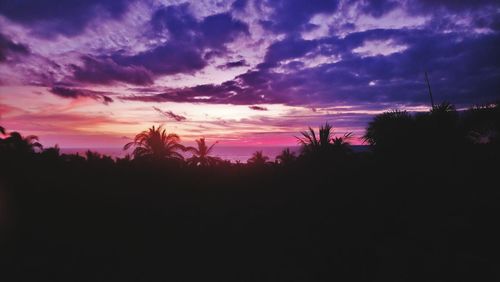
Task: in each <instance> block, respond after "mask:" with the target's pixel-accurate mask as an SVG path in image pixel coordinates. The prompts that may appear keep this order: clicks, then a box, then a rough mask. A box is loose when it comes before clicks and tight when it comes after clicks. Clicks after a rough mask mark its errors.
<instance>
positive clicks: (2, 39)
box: [0, 33, 29, 62]
mask: <svg viewBox="0 0 500 282" xmlns="http://www.w3.org/2000/svg"><path fill="white" fill-rule="evenodd" d="M11 54H20V55H26V54H29V49H28V47H26V46H25V45H22V44H19V43H14V42H13V41H12V40H10V39H9V38H7V37H6V36H5V35H3V34H1V33H0V62H3V61H5V60H7V56H9V55H11Z"/></svg>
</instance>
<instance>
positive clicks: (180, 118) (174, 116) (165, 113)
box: [153, 107, 186, 121]
mask: <svg viewBox="0 0 500 282" xmlns="http://www.w3.org/2000/svg"><path fill="white" fill-rule="evenodd" d="M153 109H154V110H155V111H157V112H158V113H160V114H161V115H162V116H164V117H167V118H168V119H173V120H175V121H184V120H186V117H185V116H182V115H178V114H174V112H172V111H163V110H161V109H160V108H157V107H153Z"/></svg>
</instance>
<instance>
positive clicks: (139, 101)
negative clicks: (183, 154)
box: [0, 0, 500, 148]
mask: <svg viewBox="0 0 500 282" xmlns="http://www.w3.org/2000/svg"><path fill="white" fill-rule="evenodd" d="M499 47H500V1H488V0H476V1H461V0H457V1H453V0H420V1H410V0H408V1H389V0H387V1H384V0H373V1H350V0H338V1H328V0H307V1H300V0H236V1H234V0H227V1H216V0H210V1H209V0H207V1H191V2H189V1H176V0H172V1H167V0H146V1H138V0H87V1H77V0H68V1H57V0H25V1H14V0H3V1H1V2H0V125H2V126H3V127H5V128H6V129H7V130H8V131H14V130H16V131H20V132H22V133H23V134H35V135H38V136H39V137H40V139H41V142H42V143H43V144H44V145H45V146H53V145H54V144H58V145H59V146H61V147H86V148H98V147H120V146H123V144H125V143H127V142H129V141H130V139H131V138H133V136H134V135H135V134H137V133H138V132H140V131H142V130H144V129H146V128H149V127H150V126H152V125H160V124H163V125H164V126H165V128H166V129H167V131H169V132H174V133H177V134H179V135H180V136H181V139H182V141H183V142H185V143H187V144H189V143H192V142H193V140H194V139H196V138H200V137H206V138H207V140H208V141H219V142H220V143H221V144H224V145H235V146H240V145H241V146H246V145H252V146H291V145H296V144H297V140H296V138H295V136H297V135H298V134H299V133H298V132H300V131H303V130H305V129H307V127H308V126H312V127H317V126H319V125H320V124H323V123H325V122H329V123H330V124H332V125H333V127H334V128H335V132H336V133H337V134H338V135H342V134H344V133H346V132H353V133H354V139H353V140H352V142H353V143H355V144H359V143H360V142H361V137H362V135H363V133H364V129H365V127H366V125H367V123H368V122H369V121H370V120H371V118H372V117H373V115H376V114H378V113H381V112H383V111H387V110H391V109H402V110H408V111H426V110H428V109H429V97H428V92H427V86H426V84H425V80H424V73H425V72H426V71H427V72H428V74H429V79H430V83H431V86H432V91H433V94H434V99H435V100H436V101H437V102H443V101H448V102H451V103H453V104H455V105H456V106H457V108H465V107H468V106H471V105H477V104H483V103H489V102H493V101H497V100H499V98H500V55H499V50H500V48H499Z"/></svg>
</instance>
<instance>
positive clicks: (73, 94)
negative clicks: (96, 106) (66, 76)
mask: <svg viewBox="0 0 500 282" xmlns="http://www.w3.org/2000/svg"><path fill="white" fill-rule="evenodd" d="M50 92H51V93H52V94H54V95H57V96H59V97H63V98H72V99H75V98H79V97H87V98H92V99H95V100H98V101H101V102H102V103H104V104H105V105H107V104H109V103H112V102H113V99H111V98H110V97H108V96H106V95H105V94H106V93H105V92H100V91H92V90H87V89H78V88H67V87H57V86H56V87H52V88H51V89H50Z"/></svg>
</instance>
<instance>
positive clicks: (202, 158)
mask: <svg viewBox="0 0 500 282" xmlns="http://www.w3.org/2000/svg"><path fill="white" fill-rule="evenodd" d="M195 141H196V144H197V145H198V148H194V147H188V148H186V151H189V152H191V153H192V154H193V156H192V157H190V158H189V159H187V163H188V164H189V165H194V166H210V165H215V164H217V163H219V162H220V161H222V160H221V159H220V158H217V157H212V156H209V154H210V153H211V152H212V149H213V148H214V146H215V144H217V143H219V142H218V141H217V142H215V143H213V144H212V145H211V146H210V147H208V146H207V144H206V143H205V138H200V139H198V140H195Z"/></svg>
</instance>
